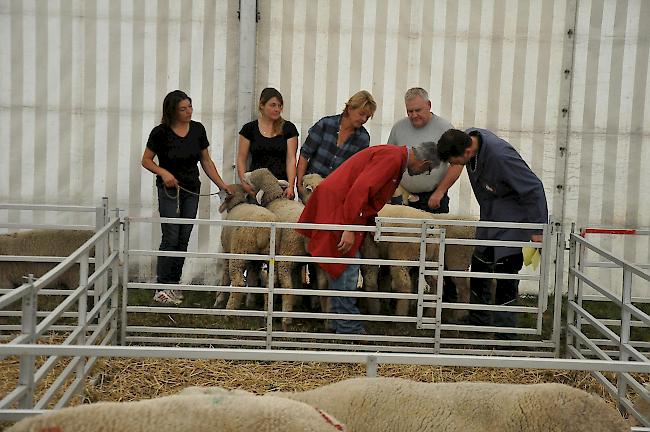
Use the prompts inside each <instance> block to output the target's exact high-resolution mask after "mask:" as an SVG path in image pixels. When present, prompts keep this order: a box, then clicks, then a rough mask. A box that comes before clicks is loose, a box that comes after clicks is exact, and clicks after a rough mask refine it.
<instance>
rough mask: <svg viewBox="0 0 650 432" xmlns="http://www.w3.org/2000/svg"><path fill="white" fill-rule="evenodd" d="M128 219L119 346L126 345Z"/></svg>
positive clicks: (126, 224)
mask: <svg viewBox="0 0 650 432" xmlns="http://www.w3.org/2000/svg"><path fill="white" fill-rule="evenodd" d="M129 230H130V224H129V218H128V217H125V218H124V243H123V247H124V252H123V257H124V258H123V259H124V262H123V263H122V311H121V312H122V313H121V322H120V345H126V330H127V325H128V323H127V314H126V309H127V306H128V304H129V289H128V284H129V247H130V246H129V237H130V236H129Z"/></svg>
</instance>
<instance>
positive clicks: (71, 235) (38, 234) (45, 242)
mask: <svg viewBox="0 0 650 432" xmlns="http://www.w3.org/2000/svg"><path fill="white" fill-rule="evenodd" d="M93 234H95V233H94V232H93V231H85V230H31V231H21V232H17V233H12V234H3V235H0V255H22V256H53V257H66V256H69V255H71V254H72V253H73V252H74V251H75V250H77V249H79V247H81V246H82V245H83V244H84V243H86V242H87V241H88V239H90V238H91V237H92V236H93ZM57 264H58V263H42V262H24V261H23V262H17V261H14V262H12V261H0V288H3V289H9V288H14V287H16V286H19V285H22V284H23V283H25V280H24V279H23V277H24V276H27V275H28V274H30V273H32V274H33V275H34V277H36V278H39V277H41V276H43V275H44V274H45V273H47V272H48V271H50V270H52V269H53V268H54V267H55V266H56V265H57ZM56 284H57V285H62V286H65V287H67V288H74V287H76V286H79V265H75V266H73V267H72V268H70V269H69V270H68V271H66V272H65V273H64V274H63V275H61V277H60V278H59V279H58V280H57V282H56Z"/></svg>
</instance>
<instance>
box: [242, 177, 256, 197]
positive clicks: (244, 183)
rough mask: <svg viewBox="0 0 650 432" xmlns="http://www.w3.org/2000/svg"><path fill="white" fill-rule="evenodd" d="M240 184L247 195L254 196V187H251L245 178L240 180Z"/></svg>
mask: <svg viewBox="0 0 650 432" xmlns="http://www.w3.org/2000/svg"><path fill="white" fill-rule="evenodd" d="M241 186H242V188H244V190H245V191H246V193H247V194H248V195H250V196H252V197H253V198H254V197H255V189H253V186H252V185H251V184H250V183H248V182H247V181H246V180H242V182H241Z"/></svg>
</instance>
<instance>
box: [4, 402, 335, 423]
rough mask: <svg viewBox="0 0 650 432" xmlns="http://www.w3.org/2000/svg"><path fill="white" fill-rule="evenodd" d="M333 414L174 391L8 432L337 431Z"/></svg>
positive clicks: (57, 415)
mask: <svg viewBox="0 0 650 432" xmlns="http://www.w3.org/2000/svg"><path fill="white" fill-rule="evenodd" d="M342 430H345V428H344V426H343V425H342V424H340V423H339V422H338V421H337V420H336V419H335V418H333V417H332V416H330V415H329V414H327V413H325V412H323V411H321V410H319V409H317V408H314V407H312V406H309V405H307V404H304V403H300V402H297V401H293V400H290V399H286V398H279V397H261V396H253V395H244V394H234V393H233V394H225V393H223V394H220V395H196V394H195V395H175V396H167V397H161V398H157V399H151V400H146V401H139V402H107V403H101V402H100V403H96V404H91V405H81V406H77V407H71V408H65V409H62V410H59V411H54V412H52V413H48V414H44V415H42V416H38V417H31V418H27V419H24V420H22V421H20V422H18V423H16V424H15V425H14V426H12V427H10V428H9V429H8V430H7V432H44V431H50V432H54V431H58V432H86V431H93V432H122V431H129V432H177V431H192V432H239V431H284V432H303V431H312V432H334V431H342Z"/></svg>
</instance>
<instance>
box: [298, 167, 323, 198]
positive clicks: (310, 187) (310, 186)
mask: <svg viewBox="0 0 650 432" xmlns="http://www.w3.org/2000/svg"><path fill="white" fill-rule="evenodd" d="M322 181H323V177H321V175H320V174H316V173H312V174H307V175H306V176H304V177H303V178H302V186H303V190H304V192H303V194H302V197H301V199H302V203H303V204H307V201H309V198H311V194H312V193H313V192H314V189H316V187H317V186H318V184H319V183H320V182H322Z"/></svg>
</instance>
